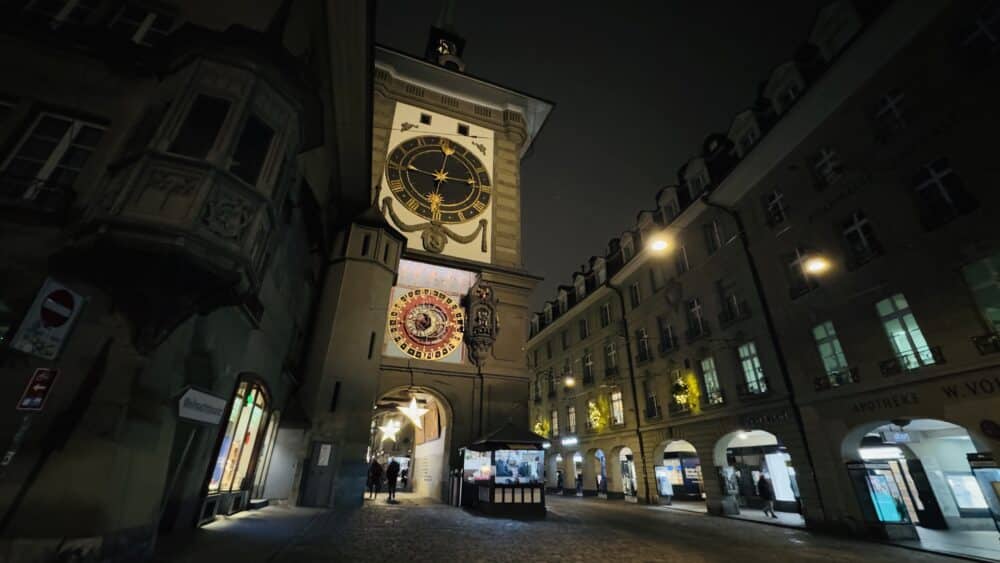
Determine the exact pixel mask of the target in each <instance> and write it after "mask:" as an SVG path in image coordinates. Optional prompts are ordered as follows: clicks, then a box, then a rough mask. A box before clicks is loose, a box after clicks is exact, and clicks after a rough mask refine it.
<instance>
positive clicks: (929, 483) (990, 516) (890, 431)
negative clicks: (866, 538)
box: [841, 418, 1000, 557]
mask: <svg viewBox="0 0 1000 563" xmlns="http://www.w3.org/2000/svg"><path fill="white" fill-rule="evenodd" d="M841 453H842V455H843V460H844V462H846V467H847V473H848V478H849V479H850V481H851V485H852V489H853V492H854V493H855V498H856V502H857V503H858V505H859V507H860V508H861V514H862V518H863V520H864V523H865V525H866V527H867V528H868V529H869V530H872V531H873V532H874V533H876V534H877V535H879V536H881V537H884V538H889V539H897V540H898V539H910V540H920V541H921V542H922V543H925V544H927V545H928V546H929V547H931V548H932V549H933V546H934V545H939V544H942V543H947V544H950V545H951V546H953V548H954V549H957V550H960V551H965V552H967V553H971V554H976V555H984V554H985V555H987V556H989V557H995V556H996V555H997V554H1000V549H997V547H996V546H997V539H998V538H997V536H998V530H1000V490H997V489H996V483H998V482H1000V469H997V468H996V467H995V464H992V463H984V461H985V460H986V459H989V458H990V455H989V454H990V448H989V445H988V444H987V443H986V442H985V441H984V440H981V439H980V437H979V436H978V435H974V434H972V433H970V432H969V431H968V430H967V429H966V428H964V427H962V426H959V425H956V424H953V423H951V422H948V421H944V420H939V419H930V418H916V419H896V420H892V421H886V420H883V421H873V422H870V423H866V424H863V425H860V426H857V427H855V428H853V429H852V430H851V431H850V432H848V433H847V435H846V436H845V438H844V441H843V442H842V444H841ZM990 465H994V466H993V467H989V466H990ZM984 546H990V547H992V549H994V550H996V551H993V552H992V553H990V552H983V551H981V550H982V549H983V547H984Z"/></svg>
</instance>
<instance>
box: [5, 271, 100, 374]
mask: <svg viewBox="0 0 1000 563" xmlns="http://www.w3.org/2000/svg"><path fill="white" fill-rule="evenodd" d="M83 304H84V298H83V297H82V296H80V295H79V294H78V293H74V292H73V290H71V289H69V288H68V287H66V286H64V285H62V284H61V283H59V282H57V281H55V280H53V279H52V278H49V279H47V280H45V284H44V285H42V289H41V290H40V291H39V292H38V295H36V296H35V301H34V303H32V304H31V308H30V309H28V314H27V315H25V317H24V321H22V322H21V326H20V328H18V329H17V333H16V334H15V335H14V338H13V340H11V343H10V347H11V348H13V349H15V350H20V351H21V352H24V353H27V354H31V355H33V356H38V357H39V358H44V359H46V360H54V359H55V358H56V356H58V355H59V351H60V350H61V349H62V346H63V342H64V341H65V340H66V337H67V336H68V335H69V331H70V329H71V328H72V327H73V321H75V320H76V318H77V317H78V316H79V315H80V309H82V308H83Z"/></svg>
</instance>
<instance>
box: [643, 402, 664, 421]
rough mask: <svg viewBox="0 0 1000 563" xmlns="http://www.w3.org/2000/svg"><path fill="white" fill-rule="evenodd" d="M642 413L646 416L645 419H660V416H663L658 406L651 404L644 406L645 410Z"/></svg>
mask: <svg viewBox="0 0 1000 563" xmlns="http://www.w3.org/2000/svg"><path fill="white" fill-rule="evenodd" d="M644 412H645V414H646V418H660V416H662V414H663V413H662V412H661V411H660V405H656V404H652V405H651V404H648V403H647V404H646V408H645V410H644Z"/></svg>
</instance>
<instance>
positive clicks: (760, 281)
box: [528, 2, 1000, 545]
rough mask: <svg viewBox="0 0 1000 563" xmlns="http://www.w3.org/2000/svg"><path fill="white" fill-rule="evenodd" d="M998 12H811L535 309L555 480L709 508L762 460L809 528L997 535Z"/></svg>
mask: <svg viewBox="0 0 1000 563" xmlns="http://www.w3.org/2000/svg"><path fill="white" fill-rule="evenodd" d="M997 21H1000V20H998V18H997V11H996V4H995V3H994V4H988V5H986V6H985V7H981V6H978V5H971V4H966V3H947V2H941V3H929V4H926V5H921V6H915V5H912V4H906V3H885V4H880V5H870V4H868V3H866V5H864V6H862V5H860V3H851V2H833V3H830V4H829V5H828V6H827V7H825V8H824V9H823V10H821V11H820V13H819V14H818V16H817V19H816V21H815V23H814V26H813V29H812V30H811V32H810V39H809V42H808V43H807V44H806V45H804V46H803V47H802V48H800V49H799V50H798V51H797V52H796V56H795V58H794V59H793V60H791V61H788V62H786V63H784V64H781V65H779V66H778V67H776V68H775V70H774V72H773V73H772V74H771V76H770V77H768V80H767V81H766V82H765V84H764V85H763V87H762V90H761V92H762V97H761V99H759V100H757V101H756V102H755V104H754V105H753V107H751V108H750V109H747V110H745V111H743V112H741V113H739V114H737V115H736V117H735V118H734V119H733V122H732V124H731V126H730V130H729V131H728V132H727V133H726V134H725V135H711V136H709V137H708V138H707V140H706V142H705V143H704V146H703V147H702V150H701V151H700V154H699V156H698V157H696V158H694V159H692V160H690V161H689V162H688V163H686V164H685V165H684V166H683V167H682V168H681V169H680V171H679V173H678V186H676V187H668V188H664V189H663V190H661V191H660V193H659V194H658V196H657V201H656V208H655V209H654V210H652V211H643V212H641V213H639V215H638V218H637V222H636V225H635V227H634V228H633V229H630V230H629V231H627V232H626V233H624V234H623V235H622V236H620V237H619V238H617V239H613V240H612V241H611V243H610V244H609V248H608V252H607V253H606V254H605V255H604V256H601V257H598V258H592V259H591V260H590V262H589V263H588V264H587V265H585V266H584V267H582V268H581V270H580V271H579V272H577V273H576V274H574V285H573V286H567V287H564V288H561V290H560V292H559V294H558V295H557V296H556V299H555V300H554V301H552V302H550V303H548V304H546V306H545V309H544V310H543V311H541V312H539V313H537V314H536V315H535V316H534V317H533V318H532V339H531V341H530V342H529V348H528V359H529V362H531V363H532V365H533V366H534V371H535V380H534V382H533V389H532V392H533V403H532V407H533V412H532V418H531V421H532V423H533V424H535V427H536V429H538V430H540V431H543V432H547V433H548V434H549V435H550V436H551V438H552V450H551V451H552V452H553V454H557V455H553V456H552V457H553V458H556V459H559V460H560V463H558V464H555V465H551V466H550V474H549V482H550V485H551V486H557V485H563V490H564V491H570V492H572V487H571V483H572V482H573V479H574V478H575V476H576V474H577V473H579V474H580V475H581V477H582V480H583V482H582V487H580V488H582V490H583V494H587V493H588V491H591V490H594V489H595V488H596V489H598V492H599V493H603V491H601V490H600V485H598V483H599V481H598V479H595V478H593V475H594V473H595V472H599V471H601V468H602V467H604V469H605V471H606V478H607V481H608V484H607V490H608V491H609V493H608V496H609V497H613V496H615V495H614V494H613V493H614V492H617V491H625V492H626V493H627V492H629V488H630V486H631V488H632V489H633V490H634V491H635V492H636V494H637V497H638V499H639V500H645V499H649V500H650V501H652V502H656V501H658V500H659V501H663V500H664V499H665V498H666V497H671V498H672V499H674V500H675V501H676V499H695V500H697V499H698V497H699V496H704V497H705V500H706V503H707V510H708V511H710V512H713V513H720V514H727V513H733V512H736V511H743V512H746V511H748V510H752V509H755V508H758V507H759V506H760V502H761V500H760V498H759V496H760V495H759V489H758V488H757V485H756V481H757V480H758V479H759V476H760V475H761V474H764V475H766V476H767V477H768V478H769V479H770V482H771V484H772V488H773V491H774V496H775V498H776V501H777V505H778V510H779V512H786V513H789V512H791V513H796V512H797V513H800V514H801V515H802V517H803V518H804V523H805V524H808V525H814V526H822V527H828V528H837V529H841V530H851V531H853V532H856V533H863V534H869V535H874V536H878V537H883V538H886V537H888V538H894V539H901V538H909V539H920V538H922V537H924V536H923V535H922V534H924V533H925V531H926V530H937V531H941V530H943V531H946V532H948V533H954V534H957V535H955V536H952V537H953V538H955V539H954V541H956V542H958V543H962V542H968V543H969V544H970V545H972V544H974V543H975V541H976V540H974V539H969V538H973V537H975V535H976V534H979V533H982V534H986V535H989V534H992V537H993V539H994V540H995V534H996V527H995V524H994V520H995V518H996V515H997V514H1000V513H998V512H997V510H998V509H1000V497H998V496H997V492H996V490H995V482H996V481H998V479H997V475H996V470H995V469H990V467H991V466H992V467H995V464H993V462H991V461H989V459H991V458H992V459H996V456H997V455H998V454H1000V451H998V450H1000V433H998V432H997V416H996V413H997V412H1000V398H998V397H997V391H996V389H1000V386H998V385H997V383H998V382H997V381H995V379H996V377H995V370H996V365H997V364H996V357H995V356H994V354H995V350H996V346H995V340H996V337H995V335H994V331H995V325H994V318H995V314H996V306H997V305H996V297H995V295H996V293H995V275H994V274H993V272H994V271H995V270H994V266H993V264H994V261H995V258H994V255H995V254H996V252H997V249H998V247H997V242H996V237H995V236H994V235H993V234H992V233H991V232H990V230H989V225H990V224H991V222H992V221H995V213H994V211H993V210H994V209H995V206H993V205H991V201H992V198H993V197H994V195H993V192H992V191H991V190H990V189H989V188H988V187H987V186H988V182H987V181H986V178H988V177H989V176H990V175H991V172H992V168H993V166H994V165H993V163H992V160H991V159H989V158H988V157H986V155H985V154H983V153H982V152H981V139H982V131H983V130H984V129H983V128H984V127H986V128H987V129H988V126H989V125H988V122H989V120H990V119H992V117H991V116H992V115H993V112H992V110H991V109H990V105H991V102H990V99H991V94H990V92H992V91H993V88H995V80H994V77H993V76H991V69H995V63H996V59H995V53H996V47H995V46H996V35H994V34H993V32H992V30H993V29H994V28H995V25H996V22H997ZM653 241H660V244H659V245H656V246H652V247H650V243H651V242H653ZM664 247H665V248H664ZM653 248H656V249H658V250H653ZM616 287H617V288H618V289H617V290H616V289H615V288H616ZM618 291H620V292H621V299H619V298H618V293H617V292H618ZM623 308H624V315H623V314H622V309H623ZM595 322H596V323H598V324H597V325H596V326H595V328H594V329H593V330H592V331H591V332H590V333H589V336H588V337H587V338H586V339H583V338H582V336H583V335H584V334H585V331H584V330H583V328H582V327H583V326H584V325H585V324H590V323H595ZM601 326H607V327H608V328H607V329H601V328H600V327H601ZM578 327H580V328H579V331H578ZM644 343H645V344H644ZM563 344H568V346H563ZM749 344H753V346H752V347H750V346H748V345H749ZM623 348H625V349H624V350H623ZM609 349H610V350H613V351H614V352H615V353H616V355H615V356H614V357H612V355H611V354H609V352H608V350H609ZM624 354H629V355H630V356H631V358H628V357H626V356H625V355H624ZM580 358H584V359H587V358H589V359H590V360H589V363H590V364H593V365H592V366H591V367H589V368H586V371H581V370H582V369H583V368H577V367H576V366H578V365H581V364H580V361H579V359H580ZM587 363H588V362H587V361H584V362H583V365H587ZM595 368H596V369H595ZM616 372H617V373H616ZM567 374H571V375H573V376H574V378H573V380H572V381H571V382H572V383H573V386H572V387H566V385H565V384H566V382H567V381H569V380H567V378H566V375H567ZM630 377H631V378H632V381H631V382H630V381H628V379H629V378H630ZM632 393H636V395H637V396H636V397H634V398H633V397H631V396H630V395H631V394H632ZM616 394H617V395H616ZM618 396H621V397H622V398H623V399H624V400H623V401H621V404H622V405H623V406H622V407H617V406H616V401H617V397H618ZM605 397H607V399H605ZM605 401H609V402H610V404H611V407H610V411H611V415H610V416H609V417H605V416H604V414H603V413H602V403H604V402H605ZM590 405H594V407H595V408H592V407H591V406H590ZM571 407H572V410H570V408H571ZM616 410H618V411H621V410H624V415H623V416H619V415H618V414H616ZM632 410H634V412H632ZM591 414H593V418H594V421H596V422H597V423H598V424H591V422H590V421H588V420H585V418H584V417H587V416H589V415H591ZM567 416H575V417H576V421H570V420H568V419H567ZM605 418H607V419H609V420H610V424H603V421H604V420H605ZM557 426H558V431H557V430H556V427H557ZM678 441H683V443H681V444H678V445H674V444H675V443H677V442H678ZM625 449H627V451H628V455H631V456H632V457H631V459H628V455H626V456H622V455H621V452H622V451H623V450H625ZM598 452H600V454H601V455H600V456H598V455H596V454H597V453H598ZM640 453H641V455H640ZM574 457H576V459H577V460H578V461H576V462H575V461H574ZM600 457H603V460H601V459H598V458H600ZM693 457H694V458H695V459H697V462H696V461H694V459H692V458H693ZM641 458H642V459H641ZM630 463H631V464H634V466H635V469H633V468H631V466H630ZM640 463H641V464H643V467H640ZM696 467H697V468H698V470H696V469H695V468H696ZM557 472H561V473H562V477H559V476H558V473H557ZM629 473H631V475H635V477H634V478H631V481H630V476H629ZM623 475H624V477H622V476H623ZM559 480H562V483H559V482H558V481H559ZM616 481H617V482H616ZM665 484H669V486H666V485H665ZM644 487H645V488H647V490H648V493H647V492H645V491H643V488H644ZM966 533H970V534H972V535H962V534H966Z"/></svg>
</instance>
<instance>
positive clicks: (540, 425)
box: [531, 417, 552, 438]
mask: <svg viewBox="0 0 1000 563" xmlns="http://www.w3.org/2000/svg"><path fill="white" fill-rule="evenodd" d="M551 426H552V424H551V423H550V422H549V421H548V420H546V419H545V418H544V417H539V418H538V420H537V421H535V425H534V426H532V427H531V431H532V432H534V433H535V434H538V435H539V436H542V437H543V438H548V437H549V431H550V430H551Z"/></svg>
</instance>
